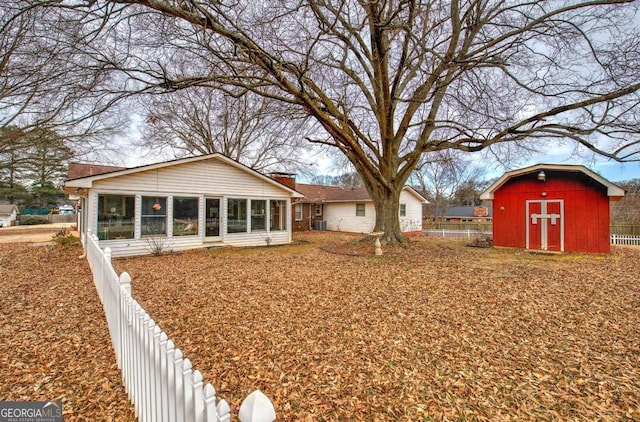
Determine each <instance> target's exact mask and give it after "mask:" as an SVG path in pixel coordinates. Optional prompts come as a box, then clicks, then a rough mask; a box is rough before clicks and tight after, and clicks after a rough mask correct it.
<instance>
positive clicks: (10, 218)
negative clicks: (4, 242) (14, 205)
mask: <svg viewBox="0 0 640 422" xmlns="http://www.w3.org/2000/svg"><path fill="white" fill-rule="evenodd" d="M17 218H18V214H16V212H12V213H11V214H0V221H1V222H2V227H9V226H10V225H11V224H12V222H14V221H16V219H17Z"/></svg>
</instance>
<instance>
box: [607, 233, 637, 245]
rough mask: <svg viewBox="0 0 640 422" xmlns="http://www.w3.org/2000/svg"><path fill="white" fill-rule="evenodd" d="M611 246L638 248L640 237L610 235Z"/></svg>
mask: <svg viewBox="0 0 640 422" xmlns="http://www.w3.org/2000/svg"><path fill="white" fill-rule="evenodd" d="M611 244H612V245H625V246H640V236H628V235H624V234H612V235H611Z"/></svg>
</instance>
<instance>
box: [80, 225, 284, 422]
mask: <svg viewBox="0 0 640 422" xmlns="http://www.w3.org/2000/svg"><path fill="white" fill-rule="evenodd" d="M85 250H86V254H87V260H88V261H89V266H90V267H91V271H92V272H93V281H94V284H95V286H96V291H97V292H98V296H99V297H100V301H101V302H102V305H103V308H104V312H105V315H106V319H107V324H108V326H109V333H110V335H111V340H112V342H113V348H114V350H115V354H116V360H117V363H118V367H119V368H120V370H121V372H122V381H123V383H124V385H125V388H126V391H127V394H128V395H129V399H130V400H131V402H132V403H133V404H134V406H135V412H136V416H137V417H138V420H140V421H143V422H146V421H153V422H157V421H168V422H183V421H184V422H192V421H193V422H225V421H229V420H230V419H231V414H230V408H229V405H228V403H227V402H226V401H225V400H219V401H218V400H216V392H215V389H214V388H213V386H212V385H211V384H206V385H203V384H204V381H203V378H202V374H201V373H200V371H198V370H194V369H193V368H192V366H191V361H190V360H189V359H188V358H185V357H184V356H183V354H182V351H181V350H180V349H178V348H176V347H175V345H174V343H173V341H171V340H170V339H169V338H168V337H167V335H166V334H165V333H164V332H163V331H162V329H161V328H160V327H159V326H158V324H156V323H155V322H154V320H153V319H152V318H151V317H150V316H149V314H147V313H146V312H145V310H144V309H143V308H142V307H141V306H140V305H139V304H138V302H137V301H136V300H135V299H134V298H133V297H132V296H131V278H130V276H129V274H127V273H126V272H124V273H122V274H121V275H120V276H118V275H117V273H116V271H115V270H114V269H113V266H112V265H111V251H110V250H109V248H106V249H105V250H104V251H102V249H100V246H98V238H97V237H96V236H95V235H92V234H89V235H88V236H86V239H85ZM238 418H239V419H240V421H241V422H271V421H273V420H275V418H276V414H275V409H274V407H273V404H272V403H271V401H270V400H269V399H268V398H267V397H266V396H265V395H264V394H262V393H261V392H260V391H259V390H256V391H254V392H253V393H251V394H250V395H249V396H247V397H246V398H245V399H244V401H243V402H242V405H241V406H240V409H239V412H238Z"/></svg>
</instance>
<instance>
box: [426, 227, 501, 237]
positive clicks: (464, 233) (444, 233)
mask: <svg viewBox="0 0 640 422" xmlns="http://www.w3.org/2000/svg"><path fill="white" fill-rule="evenodd" d="M423 232H424V233H426V234H427V235H428V236H433V237H448V238H454V239H476V238H478V237H484V236H489V237H491V236H492V233H491V231H478V230H471V229H467V230H446V229H438V230H433V229H430V230H424V231H423Z"/></svg>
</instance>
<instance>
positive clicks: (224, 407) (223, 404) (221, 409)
mask: <svg viewBox="0 0 640 422" xmlns="http://www.w3.org/2000/svg"><path fill="white" fill-rule="evenodd" d="M216 411H217V412H218V422H229V421H230V420H231V407H230V406H229V403H227V401H226V400H220V401H219V402H218V406H217V407H216Z"/></svg>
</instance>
